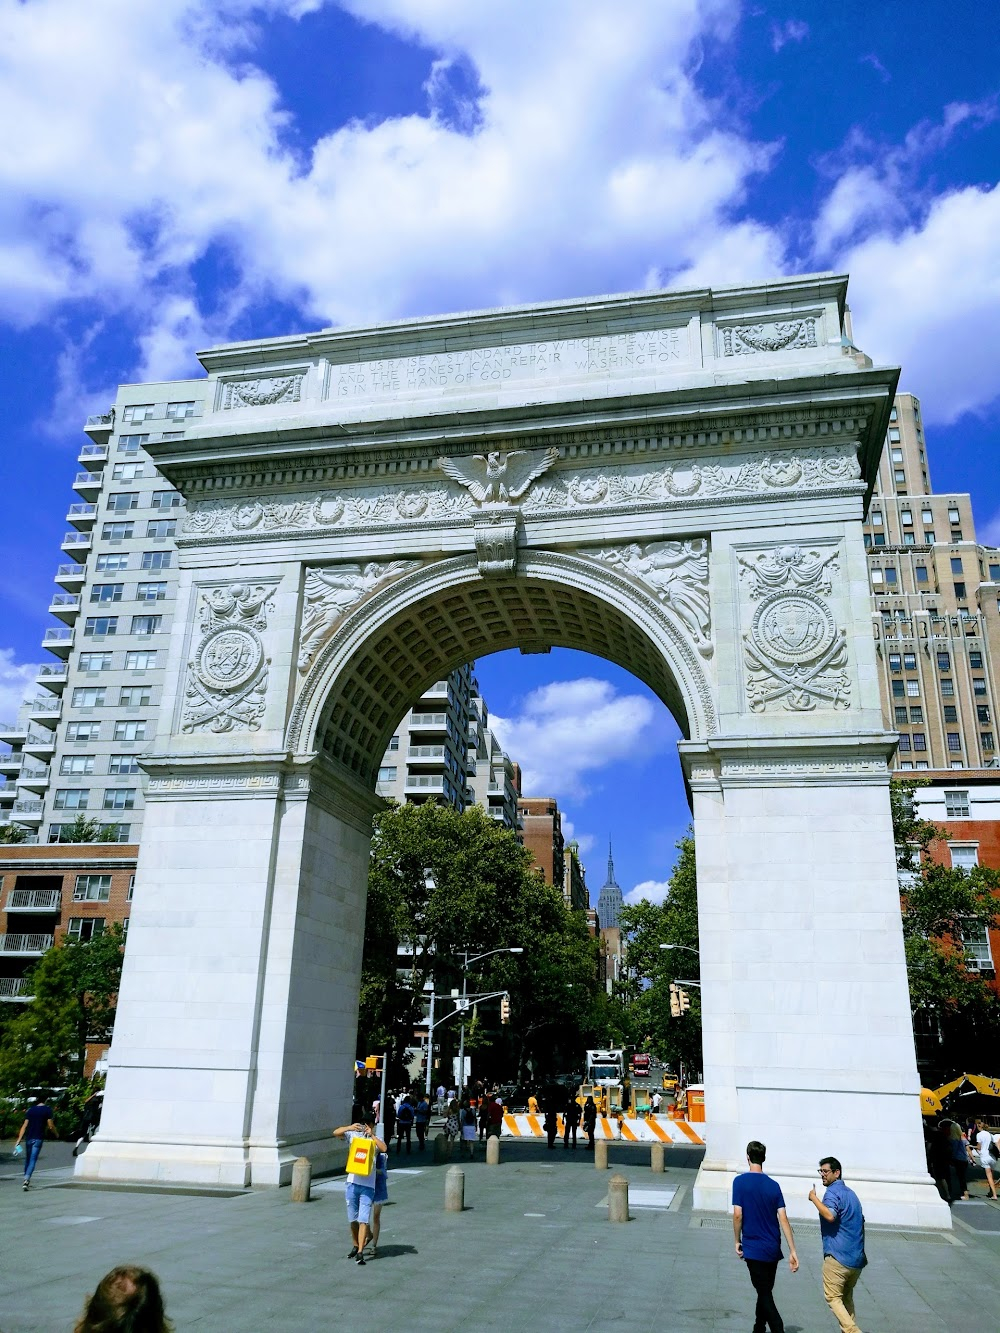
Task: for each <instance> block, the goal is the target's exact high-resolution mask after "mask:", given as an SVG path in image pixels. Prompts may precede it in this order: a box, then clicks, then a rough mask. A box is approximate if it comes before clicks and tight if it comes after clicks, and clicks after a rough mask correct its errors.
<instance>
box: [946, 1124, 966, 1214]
mask: <svg viewBox="0 0 1000 1333" xmlns="http://www.w3.org/2000/svg"><path fill="white" fill-rule="evenodd" d="M948 1148H949V1150H950V1153H951V1157H950V1162H949V1165H950V1167H951V1176H950V1180H951V1202H952V1203H956V1202H957V1201H958V1200H959V1199H967V1198H968V1197H969V1160H970V1159H969V1140H968V1139H967V1138H966V1137H965V1134H964V1132H963V1130H962V1126H961V1125H960V1124H959V1123H958V1121H957V1120H952V1121H950V1122H949V1125H948Z"/></svg>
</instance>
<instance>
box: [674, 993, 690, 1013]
mask: <svg viewBox="0 0 1000 1333" xmlns="http://www.w3.org/2000/svg"><path fill="white" fill-rule="evenodd" d="M677 995H678V998H679V1000H680V1002H681V1013H682V1014H686V1013H687V1011H688V1010H689V1009H690V1008H691V997H690V995H688V993H687V991H686V990H682V991H678V992H677Z"/></svg>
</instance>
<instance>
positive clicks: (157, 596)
mask: <svg viewBox="0 0 1000 1333" xmlns="http://www.w3.org/2000/svg"><path fill="white" fill-rule="evenodd" d="M166 595H167V585H166V584H165V583H137V584H136V585H135V596H136V600H137V601H139V602H162V601H163V599H164V598H165V597H166Z"/></svg>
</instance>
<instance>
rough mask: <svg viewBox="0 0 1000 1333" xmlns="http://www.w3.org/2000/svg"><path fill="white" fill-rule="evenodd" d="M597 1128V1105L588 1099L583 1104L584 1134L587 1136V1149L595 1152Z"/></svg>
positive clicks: (591, 1099)
mask: <svg viewBox="0 0 1000 1333" xmlns="http://www.w3.org/2000/svg"><path fill="white" fill-rule="evenodd" d="M596 1128H597V1103H596V1102H595V1101H594V1099H593V1097H588V1098H587V1100H586V1101H585V1102H584V1104H583V1132H584V1133H585V1134H586V1136H587V1147H588V1148H589V1149H590V1150H591V1152H593V1150H594V1130H595V1129H596Z"/></svg>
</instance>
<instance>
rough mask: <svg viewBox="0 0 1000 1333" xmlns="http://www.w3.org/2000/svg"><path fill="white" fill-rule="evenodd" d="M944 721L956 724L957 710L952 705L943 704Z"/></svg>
mask: <svg viewBox="0 0 1000 1333" xmlns="http://www.w3.org/2000/svg"><path fill="white" fill-rule="evenodd" d="M944 720H945V721H946V722H957V721H958V709H957V708H956V707H955V705H954V704H945V705H944Z"/></svg>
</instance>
